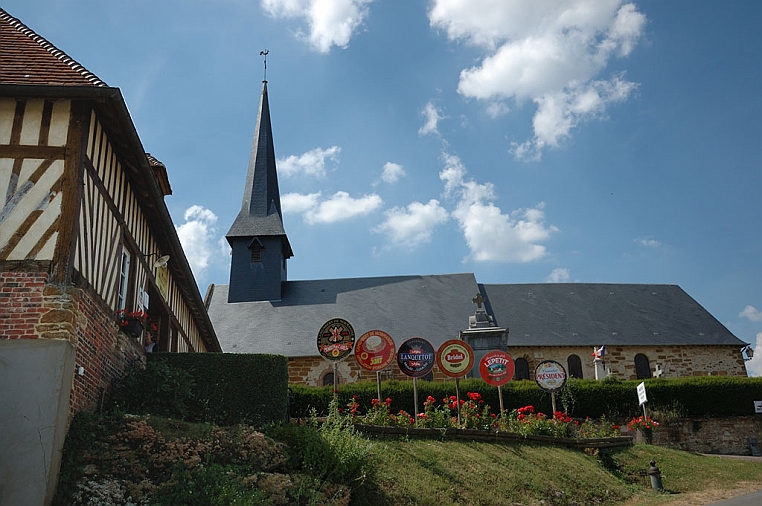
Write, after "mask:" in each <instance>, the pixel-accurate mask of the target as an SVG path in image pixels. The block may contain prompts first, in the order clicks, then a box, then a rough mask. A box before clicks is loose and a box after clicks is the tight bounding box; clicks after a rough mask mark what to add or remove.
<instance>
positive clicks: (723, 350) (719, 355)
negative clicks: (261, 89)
mask: <svg viewBox="0 0 762 506" xmlns="http://www.w3.org/2000/svg"><path fill="white" fill-rule="evenodd" d="M592 352H593V349H592V347H589V346H579V347H574V346H556V347H554V346H545V347H542V348H536V347H526V346H509V347H508V353H509V354H510V355H511V357H513V359H514V360H516V359H519V358H523V359H524V360H526V361H527V364H528V366H529V375H530V378H529V379H534V369H535V367H536V366H537V364H539V363H540V362H542V361H543V360H555V361H557V362H560V363H561V364H562V365H563V366H564V367H565V368H566V369H567V373H569V357H570V356H571V355H577V356H578V357H579V359H580V362H581V364H582V377H583V378H585V379H593V378H595V370H594V368H593V367H594V366H593V357H592V356H591V354H592ZM638 354H642V355H645V357H646V358H648V363H649V368H650V370H651V374H655V371H656V366H657V365H658V366H659V368H660V369H661V371H663V372H662V375H661V377H663V378H680V377H687V376H708V375H717V376H746V375H747V374H746V366H745V365H744V361H743V357H742V356H741V349H740V347H736V346H690V347H689V346H606V355H605V357H604V359H605V360H604V364H605V367H606V369H607V370H611V373H612V374H614V375H616V376H617V377H618V378H619V379H622V380H634V379H638V378H637V374H636V371H635V356H636V355H638ZM475 367H478V364H475ZM288 371H289V382H291V383H296V384H301V385H309V386H323V380H324V378H325V376H326V375H327V374H329V373H332V372H333V364H332V363H331V362H329V361H327V360H325V359H324V358H322V357H319V356H314V357H294V358H289V362H288ZM338 372H339V383H342V384H343V383H353V382H355V381H360V380H375V379H376V373H374V372H371V371H366V370H365V369H363V368H361V367H360V366H359V365H358V364H357V362H356V361H355V359H354V357H353V356H349V357H347V358H346V359H344V360H342V361H340V362H339V370H338ZM381 379H382V380H391V379H397V380H404V379H408V378H407V376H405V375H403V374H402V373H401V372H400V370H399V368H398V367H397V365H396V363H392V365H390V366H389V367H387V368H386V370H384V371H382V372H381ZM433 379H434V381H443V380H445V379H447V377H446V376H445V375H444V374H442V373H441V372H440V371H439V369H438V368H437V367H436V366H434V370H433Z"/></svg>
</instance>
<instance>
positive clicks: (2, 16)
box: [0, 7, 108, 87]
mask: <svg viewBox="0 0 762 506" xmlns="http://www.w3.org/2000/svg"><path fill="white" fill-rule="evenodd" d="M0 21H6V22H7V23H8V25H9V26H10V27H11V28H13V29H15V30H16V31H17V32H19V33H21V34H23V35H25V36H26V37H28V38H29V39H30V40H31V41H33V42H34V43H35V44H37V45H38V46H40V48H41V49H43V50H44V51H46V52H47V53H49V54H50V55H51V56H52V57H53V58H55V59H57V60H58V61H60V62H61V63H63V64H65V65H66V66H67V67H69V68H70V69H71V70H72V71H73V72H75V73H77V74H78V75H79V76H80V77H82V78H84V79H85V80H86V81H88V82H89V83H90V84H92V85H93V86H99V87H108V84H106V83H105V82H104V81H102V80H101V79H100V78H99V77H98V76H96V75H95V74H93V73H92V72H90V71H89V70H87V69H86V68H85V67H84V66H83V65H82V64H80V63H79V62H77V61H76V60H75V59H74V58H72V57H71V56H69V55H68V54H66V53H65V52H64V51H62V50H60V49H58V48H57V47H56V46H55V45H53V43H51V42H50V41H49V40H47V39H46V38H45V37H43V36H42V35H40V34H38V33H37V32H35V31H34V30H32V29H31V28H29V27H28V26H26V25H25V24H24V23H23V22H22V21H21V20H19V19H18V18H16V17H14V16H12V15H10V14H9V13H8V12H7V11H6V10H5V9H3V8H2V7H0Z"/></svg>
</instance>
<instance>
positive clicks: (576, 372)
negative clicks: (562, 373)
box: [566, 355, 582, 379]
mask: <svg viewBox="0 0 762 506" xmlns="http://www.w3.org/2000/svg"><path fill="white" fill-rule="evenodd" d="M566 364H567V365H568V366H569V377H571V378H579V379H582V360H580V358H579V355H569V358H567V359H566Z"/></svg>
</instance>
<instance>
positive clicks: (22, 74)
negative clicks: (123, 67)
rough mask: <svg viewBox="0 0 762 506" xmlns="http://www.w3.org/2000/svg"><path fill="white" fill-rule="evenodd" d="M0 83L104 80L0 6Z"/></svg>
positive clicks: (74, 83)
mask: <svg viewBox="0 0 762 506" xmlns="http://www.w3.org/2000/svg"><path fill="white" fill-rule="evenodd" d="M0 83H2V84H29V85H53V86H87V85H90V86H98V87H106V86H108V85H107V84H106V83H104V82H103V81H101V80H100V79H98V77H97V76H96V75H95V74H93V73H92V72H90V71H88V70H87V69H86V68H85V67H83V66H82V65H80V64H79V63H77V62H76V61H75V60H74V59H73V58H71V57H70V56H69V55H67V54H66V53H64V52H63V51H61V50H60V49H58V48H57V47H55V46H54V45H53V44H51V43H50V42H48V41H47V40H45V38H44V37H42V36H40V35H37V34H36V33H35V32H34V31H33V30H31V29H30V28H28V27H27V26H26V25H24V23H22V22H21V21H19V20H18V19H16V18H14V17H13V16H11V15H10V14H8V13H7V12H5V10H3V9H2V8H0Z"/></svg>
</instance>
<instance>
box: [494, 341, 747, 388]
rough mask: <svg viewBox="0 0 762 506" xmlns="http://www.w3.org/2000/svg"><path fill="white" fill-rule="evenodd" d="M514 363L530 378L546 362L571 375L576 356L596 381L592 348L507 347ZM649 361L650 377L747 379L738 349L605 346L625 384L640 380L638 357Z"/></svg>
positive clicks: (614, 370) (609, 364)
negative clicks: (523, 365)
mask: <svg viewBox="0 0 762 506" xmlns="http://www.w3.org/2000/svg"><path fill="white" fill-rule="evenodd" d="M508 353H509V354H510V355H511V357H513V359H514V360H516V359H518V358H523V359H525V360H526V361H527V363H528V365H529V372H530V376H531V375H532V374H533V372H534V368H535V367H536V366H537V364H539V363H540V362H542V361H543V360H555V361H556V362H560V363H561V364H562V365H563V366H564V367H565V368H566V369H567V373H568V372H569V367H568V361H569V357H570V356H571V355H577V356H578V357H579V358H580V361H581V363H582V375H583V376H582V377H583V378H585V379H593V378H595V369H594V366H593V357H592V356H591V354H592V353H593V349H592V347H588V346H579V347H573V346H558V347H553V346H546V347H542V348H535V347H525V346H510V344H509V346H508ZM638 354H643V355H645V356H646V357H647V358H648V362H649V366H650V370H651V373H652V374H654V373H655V371H656V366H657V365H658V366H659V367H660V369H661V370H662V371H663V373H662V376H661V377H663V378H681V377H686V376H708V375H717V376H746V375H747V374H746V366H745V365H744V361H743V357H742V356H741V348H740V347H737V346H608V345H607V346H606V354H605V356H604V364H605V368H606V369H607V370H609V369H610V370H611V373H612V374H614V375H616V376H617V377H618V378H619V379H622V380H634V379H638V377H637V374H636V372H635V356H636V355H638Z"/></svg>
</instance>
